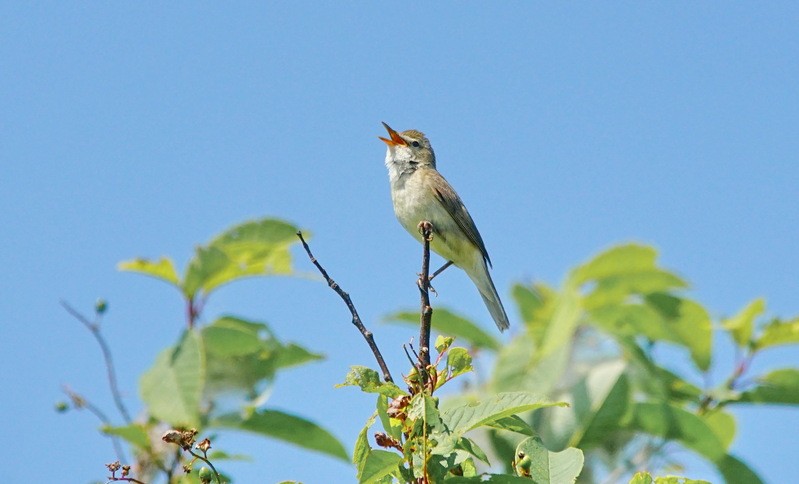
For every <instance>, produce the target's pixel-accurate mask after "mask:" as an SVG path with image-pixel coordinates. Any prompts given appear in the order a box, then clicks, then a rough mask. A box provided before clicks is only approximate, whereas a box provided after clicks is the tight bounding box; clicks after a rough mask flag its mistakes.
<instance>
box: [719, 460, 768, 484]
mask: <svg viewBox="0 0 799 484" xmlns="http://www.w3.org/2000/svg"><path fill="white" fill-rule="evenodd" d="M716 467H717V468H718V470H719V472H720V473H721V475H722V476H724V480H725V481H726V482H727V484H763V480H762V479H761V478H760V476H758V475H757V473H756V472H755V471H753V470H752V469H751V468H749V466H747V465H746V464H745V463H744V462H741V461H740V460H738V458H737V457H735V456H733V455H730V454H727V455H725V456H724V457H723V458H721V459H719V460H717V461H716Z"/></svg>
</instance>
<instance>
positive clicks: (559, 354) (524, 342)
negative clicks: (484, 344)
mask: <svg viewBox="0 0 799 484" xmlns="http://www.w3.org/2000/svg"><path fill="white" fill-rule="evenodd" d="M533 338H534V336H533V335H532V333H530V332H525V333H522V334H520V335H519V336H517V337H515V338H513V339H512V340H510V342H509V343H508V344H507V345H505V347H503V348H502V350H500V352H499V355H498V357H497V362H496V364H495V365H494V375H493V378H492V380H491V383H492V385H493V387H492V391H494V392H502V391H516V390H526V389H530V390H535V391H537V392H540V393H542V394H549V393H550V392H552V390H553V389H554V388H555V386H556V385H557V384H558V382H559V381H561V379H562V377H563V374H564V371H565V370H566V368H567V364H568V363H569V357H570V355H571V346H568V345H567V346H563V347H561V348H560V349H558V350H556V351H555V352H554V353H552V354H551V355H549V356H547V357H545V358H542V359H540V360H537V359H536V358H535V357H534V355H535V341H534V340H533Z"/></svg>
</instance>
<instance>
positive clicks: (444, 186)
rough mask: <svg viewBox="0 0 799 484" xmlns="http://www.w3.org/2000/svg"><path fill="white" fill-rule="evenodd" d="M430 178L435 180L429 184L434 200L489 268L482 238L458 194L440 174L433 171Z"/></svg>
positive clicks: (489, 259)
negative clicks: (476, 249) (478, 251)
mask: <svg viewBox="0 0 799 484" xmlns="http://www.w3.org/2000/svg"><path fill="white" fill-rule="evenodd" d="M432 176H433V177H434V178H436V179H435V180H433V183H431V188H432V190H433V194H434V195H435V196H436V200H438V201H439V202H440V203H441V206H442V207H444V209H445V210H446V211H447V213H449V215H450V216H451V217H452V219H453V220H455V223H457V224H458V227H460V229H461V230H462V231H463V233H464V234H465V235H466V237H467V238H468V239H469V241H470V242H471V243H472V244H474V245H475V247H477V248H478V249H480V253H481V254H482V255H483V259H485V261H486V262H487V263H488V265H489V266H491V258H490V257H488V251H487V250H486V246H485V244H484V243H483V238H482V237H480V232H479V231H478V230H477V226H476V225H475V224H474V220H472V216H471V215H469V211H468V210H466V206H464V205H463V202H462V201H461V199H460V197H459V196H458V194H457V193H455V190H454V189H453V188H452V186H451V185H450V184H449V182H447V180H446V179H444V177H443V176H441V174H440V173H438V172H437V171H433V173H432Z"/></svg>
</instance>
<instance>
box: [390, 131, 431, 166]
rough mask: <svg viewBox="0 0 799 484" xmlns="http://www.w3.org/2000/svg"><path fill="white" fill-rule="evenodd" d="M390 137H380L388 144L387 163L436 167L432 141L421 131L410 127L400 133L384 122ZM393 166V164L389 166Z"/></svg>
mask: <svg viewBox="0 0 799 484" xmlns="http://www.w3.org/2000/svg"><path fill="white" fill-rule="evenodd" d="M383 126H385V127H386V131H388V135H389V138H383V137H380V139H381V140H382V141H383V143H385V144H387V145H388V152H387V153H386V164H389V163H391V164H394V165H400V166H401V168H405V167H407V168H410V169H416V168H418V167H420V166H430V167H432V168H435V167H436V155H435V153H433V148H432V147H431V146H430V141H429V140H428V139H427V137H426V136H425V135H424V133H422V132H420V131H416V130H415V129H409V130H408V131H403V132H402V133H398V132H396V131H394V130H393V129H391V126H389V125H387V124H386V123H383ZM389 168H391V166H389Z"/></svg>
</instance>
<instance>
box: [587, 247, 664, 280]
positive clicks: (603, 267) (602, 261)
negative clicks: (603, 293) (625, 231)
mask: <svg viewBox="0 0 799 484" xmlns="http://www.w3.org/2000/svg"><path fill="white" fill-rule="evenodd" d="M656 259H657V251H656V250H655V249H654V248H652V247H648V246H644V245H638V244H627V245H619V246H616V247H612V248H610V249H609V250H606V251H605V252H602V253H601V254H599V255H597V256H596V257H594V258H593V259H592V260H590V261H589V262H587V263H585V264H583V265H582V266H580V267H578V268H577V269H575V270H574V271H573V272H572V276H571V278H572V279H573V280H574V281H575V282H576V283H577V284H585V283H586V282H588V281H591V280H597V279H604V278H608V277H615V276H622V275H629V274H636V273H640V272H643V271H647V270H651V269H656V264H655V261H656Z"/></svg>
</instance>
